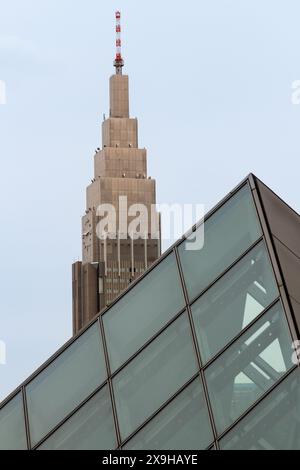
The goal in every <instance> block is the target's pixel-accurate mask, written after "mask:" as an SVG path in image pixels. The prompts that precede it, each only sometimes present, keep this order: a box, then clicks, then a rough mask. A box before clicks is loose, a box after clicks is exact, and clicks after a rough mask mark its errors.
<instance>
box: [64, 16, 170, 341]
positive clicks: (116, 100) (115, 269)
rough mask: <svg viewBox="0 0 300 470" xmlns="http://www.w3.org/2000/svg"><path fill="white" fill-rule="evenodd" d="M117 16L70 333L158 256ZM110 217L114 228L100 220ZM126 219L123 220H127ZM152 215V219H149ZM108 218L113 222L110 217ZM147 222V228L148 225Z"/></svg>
mask: <svg viewBox="0 0 300 470" xmlns="http://www.w3.org/2000/svg"><path fill="white" fill-rule="evenodd" d="M120 18H121V15H120V12H116V35H117V39H116V48H117V51H116V58H115V61H114V66H115V68H116V73H115V74H114V75H112V76H111V77H110V82H109V93H110V113H109V118H108V119H104V121H103V123H102V149H101V150H100V149H98V150H97V151H96V153H95V156H94V179H93V180H92V183H91V184H90V185H89V186H88V187H87V194H86V212H85V214H84V216H83V217H82V261H78V262H76V263H74V264H73V268H72V290H73V333H74V334H76V333H77V332H78V331H79V330H80V329H81V328H82V327H84V326H85V324H86V323H88V322H89V321H90V320H91V319H92V318H93V317H94V316H95V315H96V314H97V313H98V312H99V311H101V310H102V309H103V308H105V307H106V306H107V305H109V304H110V303H111V302H112V301H113V300H114V298H115V297H117V296H118V295H119V294H120V293H121V292H122V291H123V290H124V289H126V287H127V286H128V285H129V284H130V283H131V282H133V281H134V280H135V279H136V278H137V277H138V276H139V275H140V274H142V273H143V272H144V271H145V270H146V269H147V268H148V267H149V266H150V265H151V264H152V263H153V262H154V261H155V260H156V259H157V258H158V257H159V256H160V253H161V244H160V221H159V214H158V213H157V212H156V209H155V204H156V190H155V180H154V179H151V178H149V177H148V176H147V151H146V149H140V148H139V147H138V121H137V119H136V118H130V116H129V83H128V76H127V75H123V74H122V68H123V66H124V61H123V58H122V54H121V25H120ZM110 209H111V210H112V211H113V212H114V213H115V215H116V218H115V222H116V223H115V227H113V228H112V226H111V224H108V229H107V230H106V231H103V230H102V231H101V225H100V222H101V221H102V222H103V220H104V218H105V217H107V216H108V212H109V210H110ZM142 210H144V211H145V210H146V213H147V216H148V218H147V221H146V225H147V230H145V224H144V228H143V230H137V232H139V235H137V234H136V232H135V235H134V236H133V234H132V232H131V229H130V223H131V222H133V221H134V220H136V218H137V217H138V216H139V215H140V213H141V211H142ZM128 215H129V216H128ZM151 216H152V217H151ZM112 219H114V218H112ZM150 222H152V225H151V224H150Z"/></svg>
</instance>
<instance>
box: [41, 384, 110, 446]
mask: <svg viewBox="0 0 300 470" xmlns="http://www.w3.org/2000/svg"><path fill="white" fill-rule="evenodd" d="M116 446H117V443H116V436H115V428H114V422H113V416H112V408H111V401H110V396H109V391H108V387H107V386H105V387H104V388H103V389H101V390H100V392H98V393H97V394H96V395H95V396H94V397H93V398H91V399H90V400H89V401H88V402H87V403H86V404H85V405H84V406H83V407H82V408H80V410H78V411H77V413H75V414H74V415H73V416H72V417H71V418H70V419H68V421H66V423H65V424H63V425H62V426H61V427H60V428H59V429H58V430H57V431H56V432H55V433H54V434H52V436H50V437H49V438H48V439H47V440H46V441H45V442H44V443H43V444H42V445H41V446H40V447H39V450H112V449H115V448H116Z"/></svg>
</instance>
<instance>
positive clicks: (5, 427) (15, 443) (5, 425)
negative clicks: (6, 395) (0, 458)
mask: <svg viewBox="0 0 300 470" xmlns="http://www.w3.org/2000/svg"><path fill="white" fill-rule="evenodd" d="M25 449H27V442H26V432H25V421H24V412H23V400H22V395H21V393H19V394H18V395H17V396H16V397H14V398H13V399H12V400H10V401H9V402H8V403H7V405H5V406H4V407H3V408H1V410H0V450H25Z"/></svg>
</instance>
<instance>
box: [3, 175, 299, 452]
mask: <svg viewBox="0 0 300 470" xmlns="http://www.w3.org/2000/svg"><path fill="white" fill-rule="evenodd" d="M246 185H247V186H248V187H249V189H250V193H251V196H252V199H253V202H254V206H255V210H256V213H257V218H258V222H259V224H260V228H261V232H262V235H261V236H260V238H259V239H258V240H257V241H256V242H255V243H253V244H252V246H251V247H249V248H248V249H247V251H246V252H244V253H243V254H242V255H240V257H239V258H238V259H237V260H235V262H234V263H232V264H231V265H230V266H229V267H227V268H226V270H224V271H223V272H222V274H220V275H219V276H218V278H216V279H215V280H214V281H213V282H212V283H211V284H210V285H209V286H208V287H207V288H205V289H204V290H203V291H202V292H201V293H200V294H198V295H197V296H196V297H195V298H193V299H191V300H189V299H188V297H187V291H186V286H185V281H184V277H183V273H182V268H181V265H180V260H179V256H178V247H179V246H180V245H181V244H182V243H184V240H185V239H186V238H187V237H188V236H189V235H191V234H192V233H193V232H194V231H195V230H196V229H197V228H198V227H199V226H200V225H201V224H202V223H203V221H200V222H198V223H197V224H195V225H194V226H193V227H192V229H190V230H189V231H188V232H186V233H185V234H184V235H183V237H182V239H180V240H179V241H177V242H175V244H174V245H173V246H172V247H170V248H169V249H168V250H167V251H166V252H165V253H164V254H163V256H162V257H161V258H159V259H158V260H157V261H156V262H155V263H153V265H152V266H151V267H150V268H149V269H148V270H147V271H146V272H145V273H143V274H142V275H141V276H140V277H139V278H138V279H136V280H135V281H134V282H133V283H132V284H131V285H130V286H129V287H128V288H127V289H126V290H125V291H124V292H123V293H122V294H120V296H118V297H117V298H116V299H115V300H114V301H113V302H112V304H111V305H110V306H109V307H107V308H106V309H104V310H103V311H102V312H100V313H99V314H98V316H97V317H96V318H94V319H92V320H91V321H90V322H89V324H88V325H87V326H86V327H85V328H84V329H82V330H81V331H80V333H78V335H76V336H75V337H72V338H70V339H69V340H68V341H67V342H66V343H65V344H64V345H63V346H62V347H61V348H60V349H59V350H58V351H57V352H56V353H55V354H54V355H53V356H51V357H50V358H49V359H48V360H47V361H46V362H45V363H44V364H42V365H41V366H40V367H39V368H38V369H37V370H36V371H35V372H34V373H33V374H32V375H31V376H29V377H28V378H27V379H26V380H25V381H24V382H23V383H22V384H21V385H20V386H19V387H18V388H17V389H16V390H14V391H13V392H12V393H11V394H9V395H8V397H7V398H6V399H4V400H3V401H2V402H1V403H0V411H1V409H2V408H4V407H5V406H6V405H7V404H8V403H9V402H10V401H11V400H12V399H13V398H14V397H15V396H16V395H17V394H18V393H19V392H22V398H23V414H24V422H25V430H26V439H27V445H28V448H29V449H36V448H37V447H38V446H40V445H41V444H42V443H43V442H44V441H46V440H47V439H48V438H49V437H50V436H51V435H52V434H54V432H55V431H56V430H57V429H59V428H60V427H61V426H62V425H63V424H64V423H65V422H66V421H68V419H69V418H71V416H73V415H74V414H75V413H76V412H77V411H78V410H79V409H81V408H82V407H83V406H84V405H85V404H86V403H87V402H88V401H89V400H90V399H91V398H92V397H93V396H94V395H96V394H97V393H98V392H99V391H100V390H101V389H102V388H103V387H105V386H108V387H109V393H110V398H111V405H112V410H113V417H114V424H115V428H116V436H117V442H118V447H117V448H122V445H124V444H126V442H128V441H129V440H130V439H131V438H133V437H134V436H135V435H136V434H137V433H138V432H139V431H140V430H141V429H143V428H144V427H145V426H146V425H147V424H148V423H149V422H150V421H151V420H152V419H153V418H154V417H155V416H156V415H157V414H158V413H159V412H160V411H162V410H163V409H164V408H165V407H166V406H167V405H168V404H170V403H171V402H172V400H174V399H175V398H176V397H177V396H178V395H179V394H180V393H181V392H182V391H183V390H185V388H186V387H187V386H188V385H189V384H190V383H192V381H193V380H196V378H197V377H200V379H201V382H202V384H203V387H204V398H205V400H206V405H207V408H208V410H210V404H209V401H208V400H209V397H208V393H207V384H206V380H205V377H204V370H205V369H206V368H207V367H208V366H209V365H210V364H212V362H214V361H215V360H216V359H217V358H218V357H219V356H220V355H221V354H222V353H223V352H224V351H225V350H226V349H228V348H229V347H230V345H231V344H233V343H234V342H235V341H236V340H237V339H238V338H239V337H240V336H241V335H242V334H243V333H244V332H245V331H247V329H249V328H250V327H251V326H253V324H255V322H256V321H258V320H259V319H260V318H261V317H262V316H263V315H264V314H265V313H266V311H268V310H269V309H270V308H271V307H272V306H273V305H275V304H276V302H279V301H280V302H281V303H282V307H283V312H284V315H285V318H286V320H287V324H288V328H289V331H290V334H291V338H292V339H293V340H296V339H298V336H299V335H298V332H297V327H296V324H295V320H294V315H293V313H292V312H293V309H292V307H291V306H290V304H289V300H288V297H287V288H286V284H285V281H284V276H283V275H282V272H281V269H280V266H279V261H278V259H277V255H276V252H275V249H274V246H273V242H272V239H271V236H270V227H269V226H268V222H267V218H266V215H265V212H264V208H263V206H262V202H261V197H260V194H259V192H258V189H257V185H256V182H255V179H254V176H253V175H252V174H250V175H249V176H247V178H245V179H244V180H243V181H242V182H241V183H240V184H239V185H238V186H237V187H236V188H235V189H234V190H233V191H231V192H230V193H229V194H228V195H227V196H225V198H223V199H222V200H221V201H220V202H219V203H218V204H217V205H216V206H215V207H214V208H213V209H211V210H210V211H209V212H208V213H207V214H206V215H205V217H204V223H205V222H206V221H207V220H208V219H209V218H210V217H211V216H212V215H213V214H214V213H215V212H216V211H217V210H218V209H220V208H221V207H222V206H223V205H224V204H225V203H226V202H227V201H228V200H229V199H230V198H231V197H232V196H234V195H235V194H236V193H237V192H238V191H239V190H240V189H242V187H243V186H246ZM262 240H263V241H264V244H265V247H266V250H267V254H268V256H269V259H270V263H271V267H272V271H273V275H274V278H275V281H276V285H277V288H278V291H279V296H278V297H277V298H276V299H275V300H274V301H273V302H272V304H270V305H269V306H268V307H267V308H266V309H264V310H263V311H262V312H261V313H260V314H259V316H258V317H256V318H255V319H254V320H253V321H252V322H251V323H250V324H248V325H247V326H246V327H245V328H244V329H243V330H242V331H241V332H240V333H239V334H238V335H236V337H235V338H233V339H232V340H231V342H230V343H229V344H227V345H226V346H225V347H224V348H223V349H222V350H221V351H219V353H218V354H217V355H215V356H214V357H213V358H211V360H210V361H209V362H207V363H206V364H205V366H204V367H202V364H201V358H200V354H199V346H198V342H197V338H196V336H195V327H194V324H193V318H192V317H191V310H190V308H191V305H192V304H193V303H194V302H196V300H198V299H199V298H200V297H201V296H202V295H203V294H204V293H205V292H206V291H207V290H208V289H209V288H210V287H212V285H214V284H215V283H216V282H217V281H218V280H219V279H220V278H221V277H223V276H224V274H226V273H227V272H228V271H229V270H230V269H231V268H232V267H234V265H235V264H237V263H238V261H240V260H241V259H242V258H243V257H244V256H245V255H246V254H247V253H249V252H250V251H251V249H253V248H254V247H255V246H256V245H258V243H260V242H261V241H262ZM172 252H174V253H175V256H176V262H177V267H178V270H179V273H180V281H181V284H182V289H183V292H184V297H185V302H186V306H185V307H184V308H183V309H182V310H181V311H180V312H178V313H177V314H175V316H174V317H173V318H172V319H171V320H170V321H169V322H168V323H167V324H165V325H164V326H163V327H162V328H161V329H160V330H159V331H158V332H157V333H156V334H155V335H153V336H152V337H151V338H150V339H149V340H148V341H147V343H145V344H144V345H143V346H142V347H141V348H140V349H139V350H138V351H137V352H136V353H135V354H134V355H133V356H132V357H131V358H130V359H128V360H127V362H126V363H124V364H123V365H122V366H121V367H120V368H119V369H118V370H116V371H115V372H114V374H110V365H109V358H108V354H107V346H106V339H105V333H104V327H103V319H102V316H103V315H104V314H106V313H108V311H109V309H110V308H111V307H113V305H114V304H115V303H116V302H118V300H119V299H120V298H121V297H123V296H124V295H126V293H127V292H128V291H129V290H130V289H132V288H134V286H135V285H136V284H137V283H138V282H140V281H141V280H142V279H144V277H145V276H146V275H147V274H148V273H149V272H150V271H152V270H153V269H154V268H155V267H156V266H157V265H158V264H159V263H160V262H162V261H163V259H164V258H166V257H167V256H168V255H169V254H171V253H172ZM185 310H186V311H187V314H188V317H189V322H190V327H191V330H192V341H193V343H194V349H195V351H196V357H197V362H198V366H199V367H200V369H199V371H198V372H197V374H195V375H194V377H193V378H191V379H190V380H189V381H188V382H187V383H186V384H184V385H183V386H182V387H181V388H180V390H178V391H177V392H176V394H174V395H173V396H172V397H170V398H169V399H168V400H167V401H166V402H165V403H163V404H162V405H161V407H160V408H159V410H157V411H156V412H155V413H154V414H153V415H152V416H150V417H149V418H148V419H147V420H146V421H145V422H144V423H143V424H142V425H141V426H140V427H139V428H138V429H137V430H135V431H134V433H132V434H131V435H130V436H128V437H127V438H126V440H124V441H123V442H122V441H121V438H120V437H118V436H120V434H118V433H119V430H118V417H117V414H116V408H115V403H114V397H113V394H112V393H111V381H112V378H113V376H114V375H116V374H117V373H118V372H120V370H122V369H123V368H124V367H126V365H127V364H128V363H129V362H131V360H133V359H134V358H135V357H136V356H137V355H138V354H139V353H140V352H141V351H142V350H143V349H145V348H146V347H147V346H148V344H150V343H151V342H152V341H154V339H156V338H157V337H158V336H159V335H160V334H161V333H162V332H163V331H164V330H165V329H167V328H168V326H170V325H171V324H172V323H173V322H174V321H175V320H176V319H177V318H179V316H180V315H182V314H183V312H184V311H185ZM96 322H97V323H98V326H99V329H100V336H101V339H102V347H103V349H104V355H105V363H106V368H107V372H108V374H109V375H108V378H107V379H106V380H105V381H104V382H103V383H102V384H101V385H100V386H99V387H97V388H96V390H95V391H94V392H92V393H91V394H90V395H89V396H88V397H87V398H86V399H85V400H83V401H82V402H81V403H80V404H79V405H78V406H77V407H76V408H75V409H74V410H73V411H72V412H71V413H69V414H68V415H67V416H66V417H65V418H64V419H63V420H62V421H61V422H59V423H58V424H57V425H56V426H55V428H54V429H52V430H51V431H50V432H49V433H48V434H47V435H46V436H44V437H43V439H42V440H41V441H39V442H38V443H37V444H36V445H35V446H33V447H32V446H31V440H30V430H29V424H28V423H29V420H28V409H27V399H26V386H27V385H28V384H29V383H30V382H32V381H33V380H34V379H35V378H36V377H37V376H38V375H39V374H40V373H41V372H42V371H43V370H44V369H46V368H47V367H48V366H49V365H50V364H51V363H52V362H53V361H55V359H56V358H57V357H58V356H60V355H61V354H62V353H63V352H64V351H65V350H66V349H67V348H68V347H69V346H71V344H72V343H73V342H74V341H76V340H77V338H78V337H80V336H81V335H83V334H84V333H85V331H87V330H88V329H89V328H90V327H91V326H92V325H93V324H94V323H96ZM297 368H298V369H299V370H300V367H299V366H297V365H295V366H294V367H292V368H291V369H290V370H288V371H287V372H286V373H285V374H284V375H283V376H282V377H281V378H280V379H279V380H278V381H277V382H276V383H275V384H273V385H272V387H271V388H270V389H269V390H267V391H266V392H265V393H264V394H263V395H262V396H261V397H260V398H259V399H258V400H256V401H255V402H254V403H253V404H252V405H251V406H250V407H249V408H248V409H247V410H246V411H245V412H244V413H243V414H242V415H241V416H240V417H239V418H238V419H237V420H236V421H235V422H234V423H232V424H231V425H230V426H229V427H228V428H227V429H226V430H225V431H223V433H222V434H219V435H218V434H217V432H214V439H215V440H214V442H213V443H211V445H210V446H209V448H210V449H211V448H213V446H215V448H216V449H217V450H218V449H219V448H220V447H219V442H220V441H221V439H222V438H223V437H224V436H225V435H226V434H227V433H229V432H230V431H231V430H232V429H233V428H234V427H235V426H236V425H238V423H240V421H242V419H243V418H244V417H245V416H247V415H248V414H249V413H251V411H252V410H253V409H254V408H255V407H256V406H257V405H258V404H259V403H260V402H262V401H263V400H264V399H265V398H266V397H267V396H268V395H269V394H271V393H272V392H273V390H275V389H276V388H277V386H279V385H280V384H281V383H282V382H283V381H284V380H285V379H286V378H287V377H288V376H289V375H290V374H292V373H293V372H294V371H295V369H297ZM209 415H210V413H209ZM210 419H211V422H212V423H214V417H213V415H212V416H210ZM212 428H213V431H214V429H216V428H215V425H214V426H212Z"/></svg>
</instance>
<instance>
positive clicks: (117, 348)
mask: <svg viewBox="0 0 300 470" xmlns="http://www.w3.org/2000/svg"><path fill="white" fill-rule="evenodd" d="M183 308H184V298H183V293H182V288H181V284H180V281H179V274H178V268H177V264H176V260H175V256H174V254H173V253H172V254H170V255H169V256H168V257H167V258H166V259H165V260H163V261H162V262H161V263H160V264H159V265H158V266H157V267H156V268H154V269H153V271H150V273H149V274H148V275H147V276H146V277H145V278H144V279H143V280H141V281H140V282H139V283H138V284H137V285H136V286H135V287H134V289H133V290H131V291H129V292H128V293H127V294H126V296H124V297H123V298H122V299H120V300H119V301H118V302H117V303H116V304H115V305H114V306H113V307H112V308H111V309H110V310H109V311H108V312H107V313H106V314H105V315H104V316H103V322H104V328H105V333H106V339H107V347H108V353H109V358H110V366H111V370H112V371H115V370H116V369H117V368H118V367H119V366H121V365H122V363H124V362H125V361H126V360H127V359H129V357H130V356H132V355H133V354H134V353H135V352H136V351H137V350H138V349H139V348H140V347H142V346H143V344H145V342H146V341H147V340H148V339H149V338H151V336H153V335H154V334H155V333H156V332H157V331H159V329H160V328H162V327H163V325H164V324H166V323H167V322H168V321H169V320H171V318H172V317H173V316H174V315H175V314H176V313H178V312H179V311H180V310H182V309H183Z"/></svg>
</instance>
